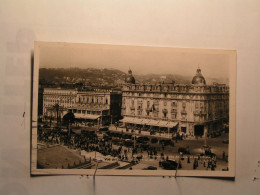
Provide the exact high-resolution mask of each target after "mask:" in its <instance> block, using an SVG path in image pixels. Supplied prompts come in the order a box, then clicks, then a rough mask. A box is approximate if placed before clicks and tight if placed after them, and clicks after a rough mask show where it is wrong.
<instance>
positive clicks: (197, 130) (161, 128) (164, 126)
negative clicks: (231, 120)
mask: <svg viewBox="0 0 260 195" xmlns="http://www.w3.org/2000/svg"><path fill="white" fill-rule="evenodd" d="M119 126H121V127H124V128H126V131H133V130H138V131H139V132H141V131H147V132H150V134H154V133H155V132H159V133H168V134H171V136H176V135H177V134H178V135H181V136H185V137H210V136H214V134H215V133H216V132H221V131H226V129H227V120H225V119H220V120H215V121H207V122H193V121H166V120H153V119H142V118H134V117H124V118H123V119H122V120H120V121H119Z"/></svg>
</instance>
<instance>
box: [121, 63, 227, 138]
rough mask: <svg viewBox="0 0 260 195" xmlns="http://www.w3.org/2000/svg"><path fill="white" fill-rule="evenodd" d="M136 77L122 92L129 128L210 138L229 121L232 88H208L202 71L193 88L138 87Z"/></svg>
mask: <svg viewBox="0 0 260 195" xmlns="http://www.w3.org/2000/svg"><path fill="white" fill-rule="evenodd" d="M132 77H133V76H132V71H129V75H128V76H127V78H126V83H125V84H124V86H123V88H122V111H121V114H122V116H123V117H124V118H123V119H122V120H121V122H123V123H124V125H125V126H126V128H135V129H139V130H145V131H159V132H168V133H172V134H175V133H180V134H185V135H187V136H207V135H210V134H211V133H212V132H214V131H219V130H222V128H223V125H224V123H226V122H228V120H229V87H228V86H227V85H225V84H216V83H214V84H212V85H207V84H206V80H205V78H204V77H203V76H202V74H201V70H200V69H199V68H198V69H197V72H196V75H195V76H194V77H193V79H192V82H191V84H189V85H186V84H175V83H174V82H172V83H158V84H136V83H135V79H134V78H132ZM133 81H134V82H133Z"/></svg>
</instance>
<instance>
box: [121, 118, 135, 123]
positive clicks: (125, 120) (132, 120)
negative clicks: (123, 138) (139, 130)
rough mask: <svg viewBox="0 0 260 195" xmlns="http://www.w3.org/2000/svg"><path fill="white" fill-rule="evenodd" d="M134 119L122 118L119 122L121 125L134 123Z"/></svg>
mask: <svg viewBox="0 0 260 195" xmlns="http://www.w3.org/2000/svg"><path fill="white" fill-rule="evenodd" d="M134 120H135V118H132V117H124V118H123V119H122V120H120V122H122V123H134Z"/></svg>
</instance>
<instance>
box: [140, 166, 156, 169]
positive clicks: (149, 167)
mask: <svg viewBox="0 0 260 195" xmlns="http://www.w3.org/2000/svg"><path fill="white" fill-rule="evenodd" d="M143 170H157V167H154V166H148V167H146V168H144V169H143Z"/></svg>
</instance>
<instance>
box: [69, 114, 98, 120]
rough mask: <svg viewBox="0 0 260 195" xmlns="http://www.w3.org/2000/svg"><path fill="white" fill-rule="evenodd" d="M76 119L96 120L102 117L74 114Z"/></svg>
mask: <svg viewBox="0 0 260 195" xmlns="http://www.w3.org/2000/svg"><path fill="white" fill-rule="evenodd" d="M74 116H75V118H78V119H91V120H95V119H98V118H99V117H100V115H95V114H79V113H74Z"/></svg>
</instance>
